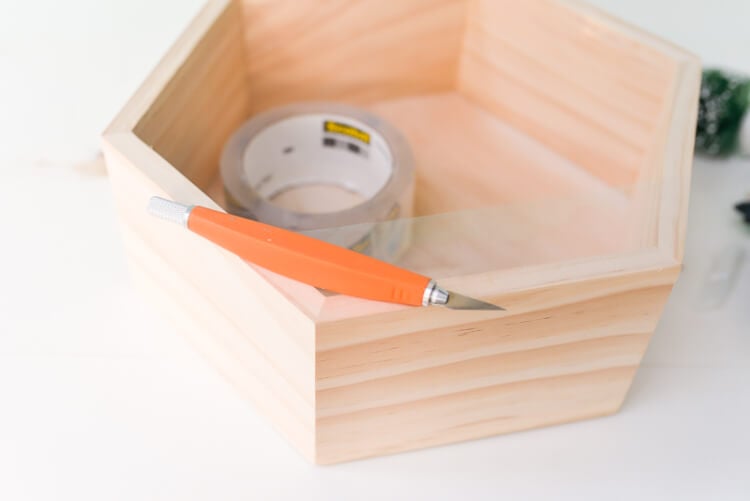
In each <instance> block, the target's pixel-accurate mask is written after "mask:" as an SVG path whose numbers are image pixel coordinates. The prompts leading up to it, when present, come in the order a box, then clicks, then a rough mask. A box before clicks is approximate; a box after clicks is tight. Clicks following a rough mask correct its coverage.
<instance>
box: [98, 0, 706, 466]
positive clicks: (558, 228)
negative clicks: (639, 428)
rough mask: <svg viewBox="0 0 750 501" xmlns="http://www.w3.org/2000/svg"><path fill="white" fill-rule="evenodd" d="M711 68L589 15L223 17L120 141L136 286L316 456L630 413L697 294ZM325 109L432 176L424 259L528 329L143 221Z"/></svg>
mask: <svg viewBox="0 0 750 501" xmlns="http://www.w3.org/2000/svg"><path fill="white" fill-rule="evenodd" d="M699 75H700V66H699V64H698V62H697V61H696V59H695V58H694V57H693V56H692V55H690V54H688V53H685V52H683V51H681V50H680V49H679V48H676V47H673V46H671V45H669V44H667V43H665V42H663V41H660V40H658V39H656V38H654V37H651V36H649V35H647V34H645V33H642V32H640V31H639V30H637V29H634V28H632V27H630V26H626V25H624V24H622V23H620V22H618V21H617V20H614V19H612V18H610V17H608V16H607V15H604V14H601V13H599V12H597V11H595V10H593V9H591V8H589V7H587V6H585V5H583V4H580V3H577V2H572V3H569V2H562V1H555V0H531V1H528V2H513V1H510V0H502V1H489V0H409V1H405V2H375V1H374V0H355V1H349V2H343V1H340V0H326V1H324V2H312V1H307V0H305V1H301V2H299V1H292V0H279V1H269V0H244V1H242V2H240V1H230V0H214V1H211V2H209V3H208V4H207V6H206V7H205V8H204V9H203V11H202V12H201V13H200V14H199V16H198V17H197V18H196V19H195V21H194V22H193V23H192V24H191V25H190V26H189V27H188V28H187V29H186V31H185V33H184V34H183V36H182V37H181V38H180V39H179V40H178V41H177V42H176V44H175V46H174V47H173V48H172V49H171V50H170V52H169V53H168V54H167V55H166V56H165V57H164V59H163V60H162V61H161V63H160V64H159V65H158V66H157V68H156V69H155V70H154V72H153V74H152V75H151V76H150V77H149V78H148V79H147V81H146V82H145V83H144V84H143V86H142V87H141V89H140V90H139V91H138V92H137V93H136V95H135V96H134V97H133V98H132V99H131V101H130V102H129V103H128V104H127V105H126V106H125V108H124V109H123V111H122V112H121V114H120V115H119V116H118V117H117V118H116V119H115V120H114V121H113V123H112V125H111V126H110V127H109V128H108V130H107V131H106V132H105V135H104V139H103V143H104V152H105V157H106V161H107V168H108V170H109V173H110V176H111V180H112V185H113V191H114V194H115V200H116V204H117V208H118V213H119V217H120V221H121V226H122V233H123V240H124V242H125V248H126V251H127V254H128V259H129V262H130V265H131V269H132V271H133V276H134V278H135V279H136V282H137V283H138V284H139V285H140V286H141V289H142V290H143V291H144V293H145V294H146V295H147V296H148V297H149V298H151V300H152V301H153V302H154V303H155V304H157V305H158V306H159V307H160V309H162V310H164V311H165V313H166V314H167V315H169V316H170V318H172V319H173V320H174V321H175V322H176V324H177V325H178V326H179V327H180V330H181V331H183V332H184V333H185V335H186V337H187V338H188V339H190V340H191V342H192V343H194V345H195V346H196V348H197V349H199V350H200V351H201V352H203V353H205V354H206V356H207V357H208V358H209V359H210V360H212V361H213V363H214V364H215V365H216V367H217V369H218V370H219V371H221V372H222V373H223V374H224V375H225V376H226V378H227V379H228V380H229V381H230V382H231V383H232V384H234V385H235V386H236V387H237V388H238V390H239V391H241V392H242V394H243V395H246V396H247V398H248V399H249V400H251V401H252V402H254V404H255V406H256V408H257V409H258V411H259V412H261V413H263V414H264V415H265V416H266V417H267V418H268V420H269V421H270V422H272V423H273V424H274V426H275V427H276V428H277V429H278V430H279V432H280V433H281V434H282V435H283V436H285V437H286V438H287V439H288V440H289V442H290V443H292V444H293V445H294V446H295V447H296V448H297V449H298V450H299V451H300V452H301V453H302V454H303V455H304V456H305V457H306V458H307V459H308V460H309V461H312V462H316V463H335V462H339V461H345V460H351V459H356V458H360V457H366V456H373V455H379V454H387V453H393V452H397V451H402V450H408V449H413V448H419V447H426V446H432V445H438V444H443V443H449V442H455V441H459V440H466V439H470V438H477V437H482V436H487V435H492V434H497V433H505V432H510V431H515V430H521V429H528V428H533V427H538V426H543V425H549V424H554V423H560V422H566V421H572V420H576V419H582V418H586V417H593V416H599V415H604V414H608V413H612V412H615V411H616V410H617V409H618V408H619V406H620V405H621V403H622V401H623V399H624V398H625V395H626V393H627V390H628V388H629V386H630V383H631V381H632V378H633V375H634V373H635V371H636V369H637V367H638V364H639V363H640V360H641V357H642V356H643V353H644V351H645V349H646V347H647V345H648V342H649V339H650V336H651V333H652V332H653V330H654V328H655V326H656V323H657V321H658V319H659V316H660V314H661V311H662V308H663V305H664V303H665V301H666V299H667V297H668V295H669V292H670V290H671V287H672V285H673V284H674V282H675V280H676V279H677V276H678V274H679V270H680V265H681V259H682V253H683V240H684V228H685V221H686V203H687V190H688V187H689V181H690V175H689V168H690V161H691V159H692V132H693V130H694V124H695V112H696V106H695V103H696V102H697V90H698V83H699ZM302 99H305V100H307V99H314V100H335V101H343V102H347V103H351V104H355V105H359V106H362V107H365V108H367V109H370V110H372V111H374V112H376V113H377V114H379V115H382V116H383V117H384V118H386V119H387V120H389V121H390V122H392V123H393V124H394V125H396V126H397V127H398V128H399V129H400V130H402V131H403V132H404V134H405V135H406V136H407V138H408V139H409V142H410V144H411V145H412V148H413V149H414V153H415V157H416V162H417V190H416V213H417V214H416V215H417V216H418V217H419V219H418V221H417V222H416V226H415V227H416V228H417V231H416V233H415V234H416V237H415V239H414V244H413V245H412V248H411V249H410V251H409V252H408V253H407V254H406V255H405V256H404V260H403V262H402V264H403V265H405V266H408V267H410V268H413V269H417V270H419V271H422V272H429V273H430V274H432V275H433V276H436V277H437V278H441V279H443V280H442V283H443V284H444V285H446V286H448V287H449V288H451V289H455V290H458V291H460V292H462V293H465V294H469V295H474V296H477V297H482V298H484V299H486V300H490V301H495V302H497V303H498V304H503V305H504V306H506V307H507V308H508V311H506V312H459V311H451V310H445V309H439V308H429V309H428V308H414V309H412V308H406V307H401V306H396V305H389V304H381V303H375V302H369V301H365V300H361V299H357V298H351V297H346V296H336V295H333V296H331V295H324V294H322V293H321V292H320V291H317V290H315V289H314V288H312V287H309V286H306V285H304V284H300V283H298V282H295V281H294V280H291V279H288V278H284V277H281V276H278V275H275V274H273V273H270V272H267V271H265V270H262V269H259V268H257V267H254V266H253V265H251V264H248V263H245V262H242V261H241V260H240V259H239V258H237V257H236V256H233V255H231V254H229V253H227V252H226V251H223V250H222V249H219V248H217V247H216V246H214V245H213V244H211V243H209V242H207V241H204V240H201V239H200V237H197V236H196V235H193V234H191V233H190V232H187V231H184V229H182V228H179V227H176V226H172V225H169V223H166V222H162V221H158V220H155V219H153V218H151V217H149V216H148V215H147V214H146V212H145V206H146V203H147V200H148V199H149V198H150V197H151V196H153V195H160V196H166V197H172V198H175V199H178V200H180V201H182V202H186V203H193V204H201V205H206V206H208V207H213V208H220V207H221V206H222V204H223V197H222V195H221V185H220V180H219V179H218V175H217V173H218V170H217V169H218V157H219V154H220V151H221V148H222V146H223V144H224V141H225V140H226V139H227V137H228V136H229V135H230V134H231V133H232V132H233V130H234V129H235V128H236V127H237V126H238V125H239V124H240V123H242V122H243V121H244V120H245V119H246V118H248V117H249V116H251V115H252V114H253V113H255V112H257V111H259V110H262V109H266V108H269V107H272V106H275V105H279V104H284V103H289V102H293V101H296V100H302Z"/></svg>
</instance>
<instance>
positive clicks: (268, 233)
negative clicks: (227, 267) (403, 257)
mask: <svg viewBox="0 0 750 501" xmlns="http://www.w3.org/2000/svg"><path fill="white" fill-rule="evenodd" d="M187 226H188V228H189V229H190V230H192V231H193V232H195V233H197V234H199V235H201V236H203V237H205V238H207V239H208V240H211V241H212V242H214V243H215V244H217V245H219V246H221V247H223V248H225V249H227V250H229V251H231V252H232V253H234V254H237V255H238V256H240V257H241V258H242V259H244V260H246V261H250V262H251V263H253V264H257V265H258V266H262V267H263V268H266V269H268V270H271V271H273V272H275V273H278V274H280V275H284V276H287V277H289V278H292V279H295V280H299V281H300V282H304V283H306V284H309V285H313V286H315V287H319V288H321V289H327V290H330V291H333V292H338V293H341V294H347V295H350V296H357V297H362V298H366V299H373V300H376V301H387V302H391V303H399V304H407V305H412V306H421V305H422V299H423V296H424V292H425V289H426V288H427V286H428V284H429V283H430V279H429V278H427V277H424V276H422V275H419V274H418V273H414V272H411V271H408V270H405V269H403V268H399V267H397V266H393V265H391V264H388V263H386V262H383V261H380V260H378V259H374V258H371V257H369V256H365V255H363V254H359V253H357V252H354V251H352V250H349V249H345V248H343V247H339V246H336V245H333V244H329V243H327V242H323V241H322V240H317V239H315V238H312V237H308V236H305V235H301V234H299V233H294V232H292V231H289V230H284V229H282V228H278V227H276V226H270V225H267V224H263V223H259V222H257V221H252V220H250V219H245V218H242V217H238V216H233V215H230V214H225V213H223V212H218V211H215V210H212V209H208V208H206V207H199V206H196V207H194V208H193V209H192V210H191V211H190V215H189V218H188V223H187Z"/></svg>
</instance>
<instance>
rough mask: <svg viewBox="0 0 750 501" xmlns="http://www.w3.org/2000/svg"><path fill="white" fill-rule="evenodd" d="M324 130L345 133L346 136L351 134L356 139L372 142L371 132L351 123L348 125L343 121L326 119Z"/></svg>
mask: <svg viewBox="0 0 750 501" xmlns="http://www.w3.org/2000/svg"><path fill="white" fill-rule="evenodd" d="M323 130H324V131H326V132H332V133H334V134H343V135H344V136H349V137H353V138H354V139H358V140H360V141H362V142H363V143H365V144H370V134H368V133H367V132H365V131H363V130H361V129H358V128H356V127H352V126H351V125H347V124H344V123H341V122H333V121H331V120H326V121H325V122H323Z"/></svg>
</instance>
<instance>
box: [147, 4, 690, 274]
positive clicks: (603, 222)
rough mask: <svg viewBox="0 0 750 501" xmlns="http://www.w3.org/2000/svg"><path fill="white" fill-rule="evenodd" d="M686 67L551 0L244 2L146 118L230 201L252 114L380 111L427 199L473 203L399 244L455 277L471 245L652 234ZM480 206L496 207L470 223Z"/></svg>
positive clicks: (556, 246) (568, 251) (184, 168)
mask: <svg viewBox="0 0 750 501" xmlns="http://www.w3.org/2000/svg"><path fill="white" fill-rule="evenodd" d="M677 70H678V66H677V64H676V63H675V60H674V59H673V58H670V57H669V56H668V54H665V52H664V51H663V50H657V49H656V48H654V47H652V46H650V45H648V44H638V43H637V39H634V38H632V34H625V33H623V32H622V31H614V30H612V29H610V28H608V27H607V26H606V25H605V24H600V25H598V24H597V23H595V22H593V21H592V18H591V17H590V16H586V15H583V14H581V12H580V11H578V10H576V9H574V8H571V7H570V6H568V5H565V4H561V3H558V2H555V1H531V2H513V1H467V0H410V1H405V2H380V1H377V0H360V1H357V2H347V1H329V2H322V3H321V2H317V1H312V0H279V1H273V2H272V1H267V0H244V1H242V2H234V3H232V4H231V6H230V7H229V8H227V9H226V10H225V11H224V12H223V13H222V14H221V16H220V17H219V18H218V19H217V20H216V22H215V23H214V24H213V25H212V26H211V27H210V28H208V31H207V33H206V36H205V37H204V38H203V39H201V40H200V41H199V42H198V43H197V45H196V47H195V48H194V50H193V52H192V53H191V54H190V56H189V57H188V58H187V60H186V62H185V64H184V65H183V66H182V67H181V68H180V69H179V71H178V72H177V73H176V75H175V76H174V77H173V78H172V79H171V81H170V82H169V84H168V87H167V89H166V90H165V91H164V92H162V93H161V95H160V96H159V97H158V98H157V100H156V102H155V104H154V106H152V107H151V109H150V110H149V112H148V113H147V114H146V115H145V116H144V117H143V118H141V119H140V121H139V122H138V123H137V124H136V126H135V127H134V132H135V133H136V134H137V135H138V136H139V138H140V139H141V140H142V141H144V142H145V143H146V144H148V145H150V146H151V147H152V148H153V149H154V150H155V151H156V152H157V153H159V154H160V155H161V156H162V157H163V158H164V159H166V160H167V161H168V162H169V163H170V164H171V165H173V166H174V167H176V168H177V169H178V170H179V171H180V172H181V173H182V174H184V175H185V176H186V177H187V178H188V179H190V180H191V181H192V182H193V183H195V185H196V186H197V187H198V188H200V189H201V190H203V191H204V192H206V193H208V194H209V196H210V197H211V198H212V199H213V200H214V201H216V202H217V203H218V204H219V205H223V204H224V201H223V194H222V187H221V180H220V179H219V175H218V165H219V161H218V159H219V155H220V152H221V149H222V147H223V145H224V142H225V141H226V139H227V138H228V136H229V135H230V134H231V133H232V132H233V131H234V130H235V129H236V128H237V127H238V126H239V125H240V124H241V123H242V122H243V121H244V120H246V119H247V118H248V117H250V116H252V115H253V114H254V113H257V112H259V111H262V110H265V109H267V108H271V107H274V106H278V105H282V104H286V103H290V102H295V101H301V100H330V101H341V102H346V103H350V104H354V105H357V106H361V107H364V108H367V109H370V110H372V111H374V112H375V113H377V114H379V115H381V116H383V117H384V118H386V119H387V120H389V121H390V122H392V123H393V124H394V125H396V127H398V128H399V129H400V130H401V131H402V132H403V133H404V134H405V135H406V136H407V138H408V140H409V142H410V144H411V146H412V148H413V150H414V153H415V157H416V162H417V186H416V194H415V197H416V200H415V212H416V213H415V215H416V216H433V215H437V214H447V213H450V214H452V213H462V215H463V216H466V215H467V211H469V213H468V215H469V217H468V218H467V217H455V218H450V217H445V218H435V219H434V221H435V222H434V224H433V225H432V227H433V229H435V228H437V229H436V230H435V231H433V233H442V235H443V239H442V245H440V246H436V245H428V244H427V243H425V244H424V245H421V246H420V242H421V241H422V240H421V239H420V238H419V237H418V238H416V239H415V243H414V245H413V246H412V248H411V250H410V252H408V253H407V254H406V256H404V258H403V263H402V264H403V265H405V266H409V267H411V268H416V269H418V270H420V271H423V272H425V273H431V274H432V275H433V276H436V277H437V278H442V276H456V274H459V275H460V274H462V270H460V269H459V268H457V266H456V263H457V262H461V261H462V262H465V263H484V265H483V266H484V268H485V269H487V268H489V269H493V268H494V269H505V268H512V267H521V266H530V265H538V264H548V263H554V262H562V261H567V260H571V259H578V258H586V257H592V256H597V255H604V254H618V253H626V252H630V251H633V250H638V249H641V248H644V247H648V246H653V245H655V239H654V235H653V227H652V226H653V225H651V224H649V223H648V218H651V217H653V214H651V213H650V212H649V210H650V209H652V206H651V205H650V204H649V203H648V202H647V201H644V199H643V197H647V196H649V194H650V193H652V192H653V191H654V190H653V189H652V188H653V185H654V184H655V183H658V182H660V181H661V179H659V178H658V177H657V176H656V175H655V172H657V173H658V172H659V171H658V169H657V167H658V165H657V164H658V162H660V161H661V157H660V155H661V150H662V149H663V142H664V135H665V134H666V131H667V129H668V125H669V124H668V120H669V118H670V116H669V113H668V112H669V110H670V107H671V105H672V102H671V99H672V92H671V90H670V89H671V88H672V86H674V83H675V78H676V75H677ZM483 209H484V210H486V209H491V210H490V211H489V212H485V213H484V214H482V213H481V212H480V211H481V210H483ZM472 210H477V212H476V215H477V217H478V218H479V219H481V220H483V221H485V224H484V226H482V227H478V228H475V229H474V230H472V229H471V228H470V224H467V221H469V220H471V219H472V217H471V213H470V211H472ZM493 210H494V211H493ZM652 212H653V211H652ZM487 221H494V223H495V225H494V226H490V227H488V226H487ZM452 222H453V223H455V224H452V225H451V223H452ZM423 227H424V228H431V227H430V225H429V224H425V225H423ZM425 231H432V230H429V229H428V230H425ZM488 234H491V235H492V238H488ZM446 241H449V242H451V243H452V246H453V247H450V245H449V246H448V247H447V248H446V245H445V242H446ZM427 247H429V249H428V248H427ZM436 248H440V249H443V252H445V253H447V254H449V256H448V257H445V256H442V257H441V256H440V255H439V253H440V250H436ZM457 256H458V257H457ZM478 269H479V270H480V271H481V266H480V268H478ZM468 271H469V272H473V271H475V270H474V269H470V270H468Z"/></svg>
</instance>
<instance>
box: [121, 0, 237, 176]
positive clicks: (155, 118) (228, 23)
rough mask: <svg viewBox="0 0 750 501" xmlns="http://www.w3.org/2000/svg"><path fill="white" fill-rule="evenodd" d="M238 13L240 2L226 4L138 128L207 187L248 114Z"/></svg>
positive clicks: (178, 164) (179, 166)
mask: <svg viewBox="0 0 750 501" xmlns="http://www.w3.org/2000/svg"><path fill="white" fill-rule="evenodd" d="M239 17H240V10H239V5H237V4H236V3H232V2H230V3H227V4H226V7H225V9H224V10H223V11H222V12H221V13H220V14H219V15H217V16H216V18H215V21H214V22H213V23H212V24H211V26H210V28H208V29H207V31H206V32H205V34H204V36H203V37H202V38H201V39H200V40H198V41H197V42H195V44H194V46H193V47H192V49H191V50H190V53H189V54H188V55H187V57H185V58H184V60H183V61H182V62H181V64H180V66H179V67H178V68H177V69H176V70H175V71H174V73H173V74H171V75H169V78H168V80H167V81H166V83H165V84H164V87H163V89H162V91H161V92H160V93H159V95H158V96H157V97H156V98H155V99H154V100H153V102H152V103H151V104H150V106H149V107H148V109H147V111H146V112H145V113H144V114H143V116H142V117H141V118H140V119H139V120H138V122H137V124H136V125H135V127H134V129H133V130H134V132H135V133H136V134H137V135H138V137H139V138H141V140H143V141H144V142H145V143H146V144H148V145H149V146H151V147H152V148H154V150H156V151H157V152H159V154H160V155H161V156H162V157H164V158H165V159H166V160H167V161H168V162H169V163H170V164H171V165H173V166H175V167H176V168H177V169H178V170H179V171H180V172H182V173H183V174H184V175H185V176H187V177H188V178H189V179H190V180H191V181H192V182H193V183H195V184H196V185H197V186H198V187H199V188H201V189H202V190H205V189H206V188H207V187H208V183H210V182H211V180H213V178H214V177H215V176H216V173H217V170H218V167H219V157H220V155H221V150H222V148H223V146H224V143H225V142H226V140H227V138H228V137H229V135H230V134H232V132H234V130H235V129H236V128H237V127H239V125H240V124H241V123H242V122H243V121H244V120H245V119H246V118H247V116H248V113H249V103H250V94H249V93H248V88H247V84H246V80H245V75H244V74H243V73H242V71H241V68H242V66H243V64H244V51H243V48H242V44H241V39H242V25H241V24H240V20H239Z"/></svg>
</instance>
